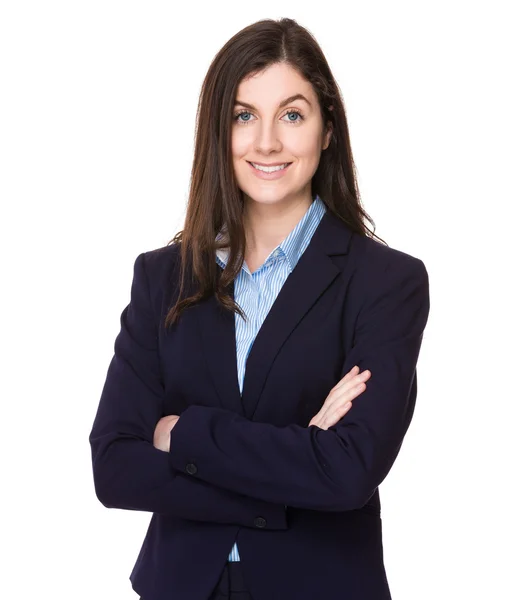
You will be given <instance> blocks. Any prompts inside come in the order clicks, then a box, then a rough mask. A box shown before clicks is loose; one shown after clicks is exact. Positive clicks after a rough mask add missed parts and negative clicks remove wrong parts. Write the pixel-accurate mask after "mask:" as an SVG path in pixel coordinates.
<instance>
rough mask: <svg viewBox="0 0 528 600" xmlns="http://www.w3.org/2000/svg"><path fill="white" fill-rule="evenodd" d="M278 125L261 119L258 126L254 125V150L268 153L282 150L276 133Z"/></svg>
mask: <svg viewBox="0 0 528 600" xmlns="http://www.w3.org/2000/svg"><path fill="white" fill-rule="evenodd" d="M279 127H280V124H276V123H273V122H271V123H270V122H268V123H266V122H264V120H262V119H261V121H260V123H259V124H258V126H257V127H255V132H256V133H255V151H256V152H257V153H261V154H269V153H271V152H280V151H281V150H282V142H281V140H280V137H279V133H278V128H279Z"/></svg>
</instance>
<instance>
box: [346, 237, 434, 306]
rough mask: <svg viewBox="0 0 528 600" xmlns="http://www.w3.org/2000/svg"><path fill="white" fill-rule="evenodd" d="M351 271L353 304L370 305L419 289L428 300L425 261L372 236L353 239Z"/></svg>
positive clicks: (348, 285)
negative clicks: (391, 296)
mask: <svg viewBox="0 0 528 600" xmlns="http://www.w3.org/2000/svg"><path fill="white" fill-rule="evenodd" d="M347 271H348V273H347V275H348V277H347V289H348V294H349V301H352V302H355V301H357V300H361V301H365V302H368V301H369V299H370V300H372V299H376V298H381V297H384V296H386V295H387V294H399V293H404V290H407V292H408V293H409V294H412V293H413V291H412V290H419V293H420V295H421V296H423V297H424V298H425V297H428V294H429V274H428V272H427V268H426V266H425V264H424V262H423V260H421V259H420V258H418V257H417V256H414V255H412V254H410V253H408V252H404V251H403V250H399V249H397V248H391V247H390V246H387V245H385V244H383V243H382V242H379V241H378V240H376V239H374V238H371V237H367V236H360V235H357V234H354V235H353V236H352V240H351V244H350V247H349V256H348V265H347ZM354 298H355V299H354Z"/></svg>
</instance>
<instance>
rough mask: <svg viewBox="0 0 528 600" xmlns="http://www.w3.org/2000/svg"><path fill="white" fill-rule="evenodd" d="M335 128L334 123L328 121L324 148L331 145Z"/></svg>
mask: <svg viewBox="0 0 528 600" xmlns="http://www.w3.org/2000/svg"><path fill="white" fill-rule="evenodd" d="M333 131H334V129H333V127H332V123H331V122H330V121H328V123H327V126H326V133H325V136H324V141H323V148H322V149H323V150H326V149H327V148H328V146H329V145H330V140H331V139H332V133H333Z"/></svg>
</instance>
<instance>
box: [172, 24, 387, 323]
mask: <svg viewBox="0 0 528 600" xmlns="http://www.w3.org/2000/svg"><path fill="white" fill-rule="evenodd" d="M277 63H286V64H288V65H289V66H291V67H292V68H294V69H296V70H297V72H298V73H299V74H300V75H301V76H302V77H304V78H305V79H306V80H307V81H308V82H309V83H311V85H312V86H313V89H314V91H315V93H316V95H317V98H318V101H319V108H320V110H321V116H322V119H323V123H324V124H325V126H327V124H328V122H329V121H330V122H331V124H332V129H333V132H332V137H331V140H330V145H329V146H328V148H327V149H326V150H325V151H323V152H322V153H321V158H320V161H319V165H318V168H317V171H316V172H315V174H314V176H313V178H312V197H313V198H315V195H316V194H318V195H319V196H320V198H321V200H322V201H323V202H324V203H325V206H326V208H327V210H328V211H329V212H331V213H332V214H333V215H335V216H336V217H337V218H339V219H340V220H341V221H342V222H343V223H345V224H346V225H347V226H348V227H349V229H350V230H352V231H353V232H355V233H357V234H360V235H365V236H367V235H368V236H370V237H374V236H375V237H376V238H378V240H380V241H381V242H383V243H384V244H385V245H387V244H386V242H385V241H384V240H382V239H381V238H379V237H378V236H376V235H375V233H374V231H370V230H369V229H367V227H366V225H365V221H368V222H369V223H370V224H371V225H373V227H374V230H375V223H374V221H373V220H372V219H371V218H370V216H369V215H368V214H367V213H366V212H365V210H364V209H363V207H362V205H361V199H360V193H359V189H358V184H357V177H356V168H355V165H354V160H353V157H352V149H351V146H350V140H349V131H348V124H347V120H346V114H345V108H344V103H343V100H342V98H341V93H340V90H339V87H338V85H337V83H336V81H335V79H334V77H333V75H332V73H331V71H330V67H329V66H328V63H327V61H326V58H325V56H324V54H323V52H322V50H321V48H320V47H319V44H318V43H317V41H316V40H315V38H314V37H313V35H312V34H311V33H310V32H309V31H308V30H307V29H305V28H304V27H302V26H301V25H299V24H298V23H297V22H296V21H295V20H293V19H287V18H281V19H278V20H273V19H263V20H260V21H257V22H256V23H253V24H252V25H249V26H247V27H245V28H244V29H242V30H241V31H239V32H238V33H237V34H235V35H234V36H233V37H232V38H231V39H230V40H229V41H228V42H227V43H226V44H225V45H224V47H223V48H222V49H221V50H220V51H219V52H218V53H217V55H216V56H215V57H214V59H213V62H212V63H211V66H210V67H209V70H208V71H207V74H206V77H205V79H204V82H203V84H202V88H201V92H200V98H199V103H198V111H197V116H196V124H195V151H194V159H193V164H192V171H191V180H190V186H189V199H188V202H187V211H186V216H185V222H184V227H183V229H182V230H181V231H179V232H178V233H177V234H176V235H175V236H174V237H173V238H172V239H171V240H170V241H169V242H168V244H167V245H168V246H170V245H172V244H180V256H181V263H180V264H181V265H182V267H181V268H180V285H179V294H178V298H177V300H176V303H175V304H174V305H173V306H171V307H170V309H169V311H168V313H167V316H166V319H165V327H170V326H171V325H173V324H175V323H176V322H177V320H178V319H179V317H180V315H181V313H182V312H183V311H184V310H185V309H187V308H189V307H190V306H192V305H193V304H196V303H198V302H200V301H201V300H202V299H204V298H207V297H209V296H210V295H211V294H214V295H215V298H216V300H217V302H218V303H219V304H220V305H221V306H223V307H225V308H226V309H227V310H230V311H232V312H237V313H238V314H240V315H241V316H242V317H243V318H245V315H244V314H243V311H242V310H241V308H240V307H239V305H238V304H237V303H236V302H235V300H234V298H233V297H232V296H231V294H230V293H229V289H230V286H231V284H232V283H233V282H234V280H235V278H236V276H237V275H238V273H239V271H240V269H241V268H242V265H243V263H244V256H245V250H246V236H245V231H244V224H243V193H242V191H241V190H240V188H239V187H238V185H237V182H236V178H235V174H234V168H233V161H232V154H231V128H232V126H233V109H234V105H235V100H236V92H237V88H238V85H239V83H240V82H241V81H242V80H244V79H245V78H246V77H250V76H252V75H254V74H257V73H259V72H260V71H262V70H264V69H266V68H267V67H269V66H271V65H274V64H277ZM224 225H225V227H226V230H227V236H225V237H224V236H223V237H222V239H218V240H217V239H216V238H217V235H218V233H219V232H220V229H221V228H222V226H224ZM228 246H229V248H230V252H229V260H228V262H227V264H226V267H225V269H220V271H221V273H220V274H219V273H218V271H219V270H218V269H217V266H216V250H217V249H218V248H226V247H228ZM187 276H188V277H189V278H190V279H191V280H192V285H194V287H195V292H194V293H192V294H190V295H185V294H184V293H183V290H184V289H185V288H184V285H185V281H186V277H187ZM231 289H232V288H231ZM184 296H185V297H184Z"/></svg>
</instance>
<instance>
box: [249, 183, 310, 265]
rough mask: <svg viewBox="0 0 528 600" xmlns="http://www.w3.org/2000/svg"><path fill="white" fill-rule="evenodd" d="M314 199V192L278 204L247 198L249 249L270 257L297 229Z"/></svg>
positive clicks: (254, 252)
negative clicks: (269, 254) (268, 254)
mask: <svg viewBox="0 0 528 600" xmlns="http://www.w3.org/2000/svg"><path fill="white" fill-rule="evenodd" d="M312 202H313V199H312V197H311V193H310V192H309V193H308V194H305V195H303V196H302V197H296V198H295V199H294V200H291V201H289V202H288V201H283V202H280V203H277V204H271V205H270V204H264V203H261V202H254V201H253V200H251V199H250V198H248V197H247V196H244V229H245V232H246V250H247V252H251V253H253V254H267V253H269V252H271V251H272V250H273V249H274V248H276V247H277V246H278V245H279V244H280V243H281V242H282V241H284V240H285V239H286V238H287V237H288V234H289V233H290V232H291V231H292V230H293V229H294V228H295V226H296V225H297V223H298V222H299V221H300V220H301V219H302V217H303V216H304V214H305V213H306V211H307V210H308V209H309V208H310V206H311V204H312Z"/></svg>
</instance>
